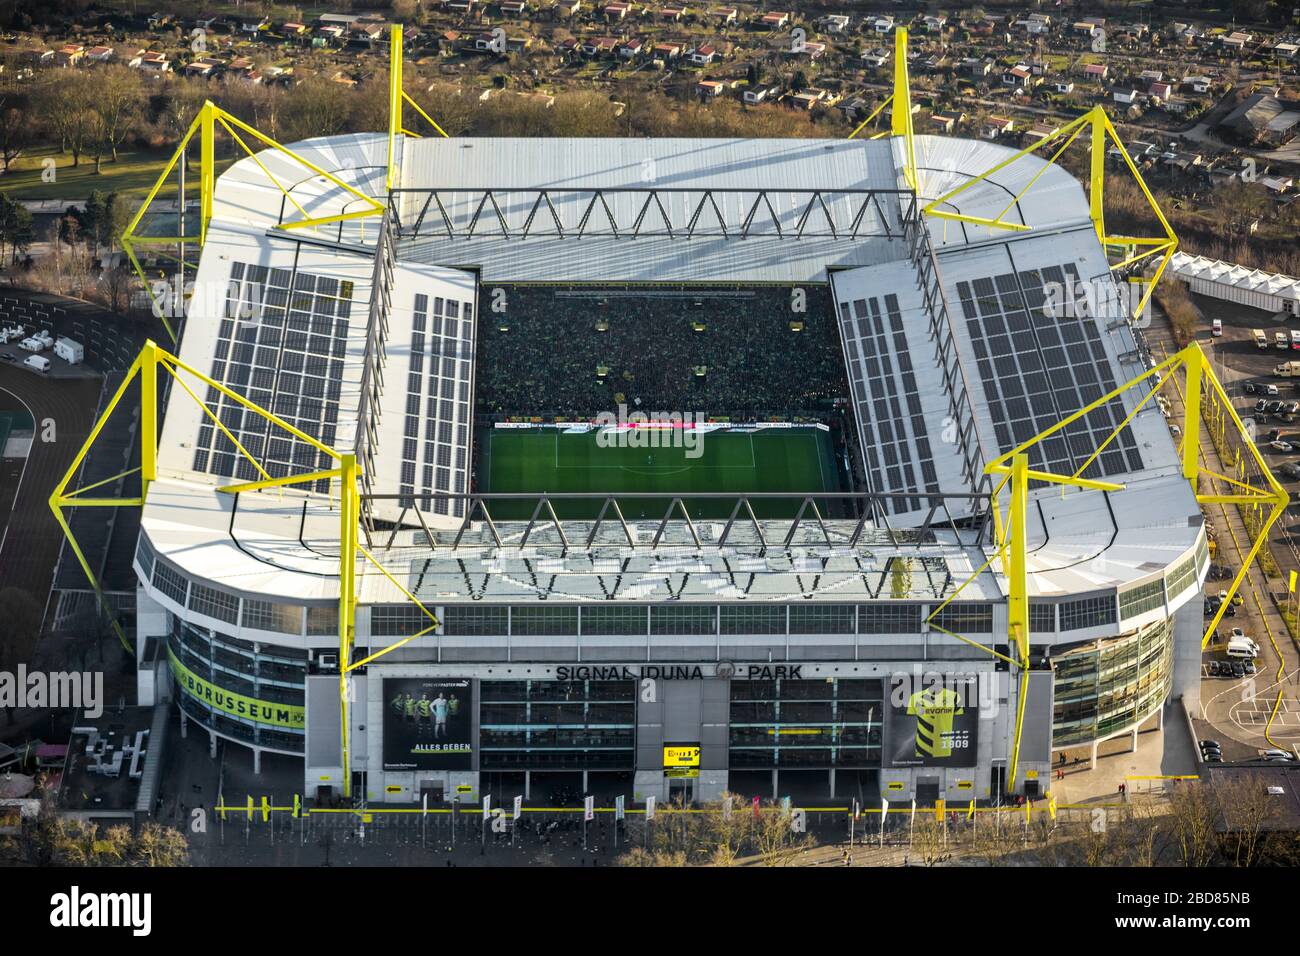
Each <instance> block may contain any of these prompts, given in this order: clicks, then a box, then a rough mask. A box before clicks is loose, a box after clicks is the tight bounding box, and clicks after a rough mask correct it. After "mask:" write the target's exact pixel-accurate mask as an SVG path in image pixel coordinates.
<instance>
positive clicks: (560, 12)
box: [551, 0, 582, 20]
mask: <svg viewBox="0 0 1300 956" xmlns="http://www.w3.org/2000/svg"><path fill="white" fill-rule="evenodd" d="M581 9H582V0H556V2H555V3H553V4H552V5H551V16H552V17H554V18H555V19H557V20H560V19H564V20H569V19H572V18H573V17H576V16H577V15H578V11H579V10H581Z"/></svg>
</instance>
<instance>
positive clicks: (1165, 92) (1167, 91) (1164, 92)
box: [1147, 82, 1174, 103]
mask: <svg viewBox="0 0 1300 956" xmlns="http://www.w3.org/2000/svg"><path fill="white" fill-rule="evenodd" d="M1173 92H1174V87H1173V84H1172V83H1163V82H1161V83H1152V84H1151V85H1150V86H1148V87H1147V95H1148V96H1150V97H1151V98H1152V99H1155V100H1159V101H1160V102H1162V103H1163V102H1165V101H1167V100H1168V99H1169V97H1170V96H1172V95H1173Z"/></svg>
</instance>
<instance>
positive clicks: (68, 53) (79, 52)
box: [54, 43, 86, 66]
mask: <svg viewBox="0 0 1300 956" xmlns="http://www.w3.org/2000/svg"><path fill="white" fill-rule="evenodd" d="M85 56H86V48H85V47H84V46H82V45H81V44H80V43H69V44H66V45H65V46H61V47H59V48H58V49H57V50H55V51H54V65H55V66H79V65H80V64H81V61H82V60H83V59H84V58H85Z"/></svg>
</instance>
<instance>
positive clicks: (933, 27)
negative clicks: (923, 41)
mask: <svg viewBox="0 0 1300 956" xmlns="http://www.w3.org/2000/svg"><path fill="white" fill-rule="evenodd" d="M947 25H948V18H947V17H946V16H944V15H943V14H942V13H940V14H938V15H935V14H929V13H928V14H926V15H925V16H923V17H922V18H921V26H922V27H924V28H925V32H926V33H942V32H943V30H944V27H946V26H947Z"/></svg>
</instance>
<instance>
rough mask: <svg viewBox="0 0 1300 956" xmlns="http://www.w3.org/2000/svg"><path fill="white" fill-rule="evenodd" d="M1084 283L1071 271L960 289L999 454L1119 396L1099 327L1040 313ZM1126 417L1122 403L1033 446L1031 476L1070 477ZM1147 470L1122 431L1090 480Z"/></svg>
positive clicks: (1060, 312) (1064, 314)
mask: <svg viewBox="0 0 1300 956" xmlns="http://www.w3.org/2000/svg"><path fill="white" fill-rule="evenodd" d="M1078 280H1079V276H1078V272H1077V271H1076V270H1075V268H1074V267H1073V266H1072V265H1070V264H1068V263H1067V264H1066V265H1064V266H1049V267H1047V268H1045V269H1041V270H1039V269H1029V270H1022V271H1019V272H1010V273H1004V274H1001V275H995V276H993V277H991V278H990V277H984V278H979V279H975V280H973V281H969V282H967V281H961V282H958V283H957V296H958V298H959V300H960V301H961V310H962V313H963V315H964V316H965V319H966V327H967V329H968V330H969V332H970V337H971V342H972V344H973V347H974V351H975V361H976V365H977V367H978V369H979V374H980V378H981V380H982V381H983V383H984V393H985V396H986V398H987V399H988V408H989V414H990V415H991V417H992V419H993V428H994V432H995V435H996V437H997V442H998V447H999V448H1001V449H1002V451H1004V452H1006V451H1010V450H1011V449H1012V448H1015V447H1016V446H1018V445H1020V444H1021V443H1023V442H1025V441H1028V440H1029V439H1031V438H1033V437H1034V436H1035V435H1037V434H1039V433H1040V432H1042V431H1044V430H1046V429H1047V428H1050V427H1051V426H1052V425H1053V424H1055V423H1056V422H1058V421H1060V420H1061V419H1062V418H1065V417H1067V416H1069V415H1070V414H1072V413H1074V412H1076V411H1078V410H1079V409H1080V408H1082V407H1083V406H1084V405H1087V404H1089V403H1090V402H1093V401H1096V400H1097V399H1099V398H1101V397H1102V395H1104V394H1106V393H1107V392H1110V391H1112V390H1113V389H1114V388H1115V387H1116V384H1117V383H1116V381H1115V377H1114V374H1113V372H1112V368H1111V363H1110V361H1109V360H1108V358H1107V356H1106V349H1105V345H1104V344H1103V342H1102V340H1101V331H1100V329H1099V328H1098V324H1097V320H1096V319H1095V318H1093V317H1091V316H1088V315H1080V314H1079V313H1078V311H1077V310H1075V311H1074V312H1073V314H1071V310H1068V309H1064V308H1048V309H1044V305H1045V304H1046V303H1047V300H1048V295H1049V291H1048V288H1049V287H1051V286H1053V284H1054V285H1055V288H1057V289H1061V290H1074V289H1076V288H1077V286H1078ZM1054 298H1055V299H1056V300H1057V301H1063V299H1060V298H1059V297H1054ZM1125 414H1126V413H1125V411H1124V406H1123V403H1122V402H1121V401H1120V400H1119V399H1118V398H1115V399H1112V400H1111V401H1109V402H1107V403H1106V404H1105V405H1102V406H1101V407H1099V408H1097V409H1094V410H1093V411H1091V412H1089V413H1088V414H1087V415H1086V416H1084V417H1083V418H1081V419H1079V420H1078V421H1076V422H1074V423H1072V424H1071V425H1069V426H1067V427H1066V428H1065V429H1063V430H1061V431H1059V432H1057V433H1056V434H1055V435H1052V436H1050V437H1048V438H1046V439H1044V440H1043V441H1041V442H1038V443H1036V444H1035V445H1033V446H1031V448H1030V449H1029V452H1028V453H1029V464H1030V467H1031V468H1035V469H1041V470H1046V471H1052V472H1056V473H1058V474H1067V475H1069V474H1074V473H1075V472H1076V471H1077V470H1078V468H1079V466H1081V465H1082V464H1083V463H1084V462H1085V461H1087V460H1088V458H1089V457H1090V456H1091V455H1092V453H1093V452H1094V451H1095V450H1096V449H1097V448H1098V447H1099V446H1100V445H1101V444H1102V442H1104V441H1106V439H1107V438H1108V437H1109V436H1110V435H1111V433H1112V432H1113V431H1114V430H1115V428H1116V426H1118V425H1119V423H1120V422H1122V421H1123V420H1124V418H1125ZM1142 467H1143V465H1142V458H1141V455H1140V454H1139V453H1138V449H1137V444H1136V442H1135V441H1134V438H1133V434H1132V431H1131V430H1130V429H1129V428H1127V427H1126V428H1124V429H1123V431H1121V432H1120V434H1119V436H1118V437H1117V438H1116V439H1115V440H1114V441H1112V442H1111V443H1110V445H1108V446H1107V448H1106V450H1105V451H1104V452H1102V454H1101V455H1100V456H1099V457H1098V458H1097V460H1096V461H1094V462H1093V463H1092V464H1091V465H1090V466H1089V467H1088V470H1087V471H1086V472H1085V473H1084V475H1085V476H1086V477H1094V478H1095V477H1100V476H1102V475H1115V474H1122V473H1124V472H1128V471H1140V470H1141V469H1142Z"/></svg>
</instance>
